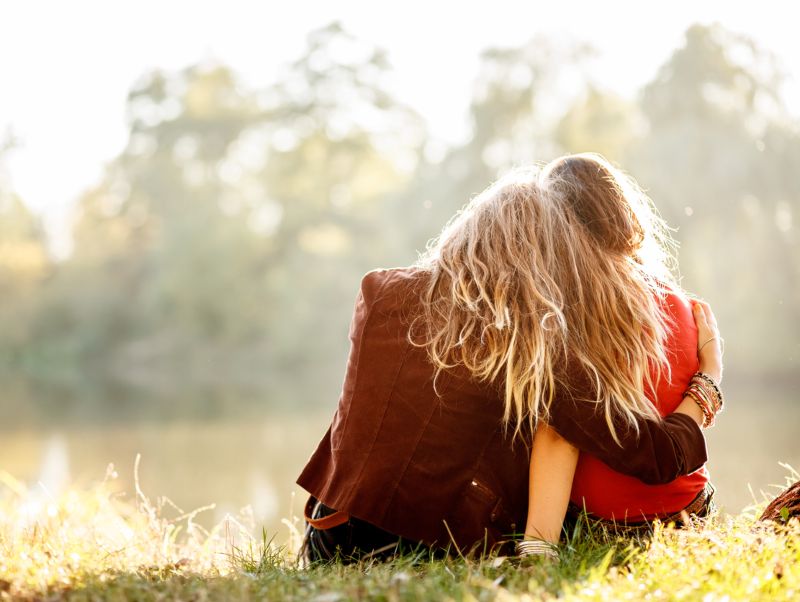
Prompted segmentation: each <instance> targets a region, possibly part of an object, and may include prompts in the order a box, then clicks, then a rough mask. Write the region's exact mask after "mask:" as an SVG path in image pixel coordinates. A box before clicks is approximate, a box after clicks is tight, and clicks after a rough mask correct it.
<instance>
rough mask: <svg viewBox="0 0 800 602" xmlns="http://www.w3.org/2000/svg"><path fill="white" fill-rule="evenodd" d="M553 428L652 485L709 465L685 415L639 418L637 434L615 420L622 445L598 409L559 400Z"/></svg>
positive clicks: (697, 429)
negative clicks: (616, 439)
mask: <svg viewBox="0 0 800 602" xmlns="http://www.w3.org/2000/svg"><path fill="white" fill-rule="evenodd" d="M549 423H550V426H552V427H553V428H554V429H555V430H556V431H557V432H558V433H559V434H560V435H561V436H562V437H564V438H565V439H566V440H567V441H569V442H570V443H572V444H573V445H574V446H575V447H577V448H578V449H580V450H581V451H585V452H588V453H590V454H592V455H593V456H595V457H596V458H598V459H599V460H601V461H603V462H604V463H606V464H607V465H608V466H609V467H611V468H612V469H614V470H616V471H617V472H621V473H623V474H627V475H630V476H632V477H636V478H638V479H639V480H641V481H643V482H644V483H647V484H650V485H657V484H663V483H669V482H670V481H672V480H674V479H676V478H677V477H679V476H682V475H686V474H689V473H691V472H694V471H695V470H697V469H698V468H700V467H701V466H702V465H703V464H705V462H706V461H707V460H708V453H707V451H706V442H705V437H704V436H703V431H702V430H700V427H699V426H698V425H697V423H696V422H695V421H694V420H693V419H692V418H691V417H689V416H687V415H685V414H678V413H673V414H670V415H668V416H667V417H666V418H664V419H663V420H649V419H645V418H640V419H639V420H638V427H639V429H638V433H637V431H636V429H635V428H634V427H633V426H631V425H628V424H626V423H625V422H624V421H623V420H621V419H618V420H615V422H614V426H615V429H616V433H617V437H618V438H619V441H620V444H621V445H620V444H618V443H617V442H616V441H614V438H613V437H612V436H611V431H610V429H609V427H608V424H607V422H606V419H605V416H604V413H603V411H602V408H601V407H600V406H599V405H597V404H594V403H592V402H589V401H584V400H579V399H575V398H574V397H572V396H570V395H559V396H558V397H557V398H556V399H554V400H553V404H552V406H551V409H550V419H549Z"/></svg>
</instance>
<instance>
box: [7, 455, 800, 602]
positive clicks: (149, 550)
mask: <svg viewBox="0 0 800 602" xmlns="http://www.w3.org/2000/svg"><path fill="white" fill-rule="evenodd" d="M0 483H2V485H0V597H4V598H14V599H37V600H38V599H62V598H69V599H78V600H81V599H85V600H103V599H109V600H127V599H137V600H139V599H140V600H149V599H164V598H166V599H191V600H205V599H210V600H213V599H219V600H246V599H265V598H267V599H295V600H307V599H315V600H318V601H319V602H334V601H338V600H349V599H385V600H419V599H431V600H440V599H453V600H535V599H548V598H562V599H566V600H573V599H575V600H578V599H580V600H591V599H602V600H624V599H628V600H641V599H686V600H704V601H705V600H794V599H797V598H798V597H800V523H798V521H797V520H796V519H793V520H791V521H789V522H788V523H787V524H785V525H775V524H771V523H758V522H757V521H756V520H755V516H756V512H757V510H758V508H757V507H753V508H752V509H750V511H749V512H745V513H744V514H742V515H740V516H735V517H715V518H714V519H713V520H711V521H710V522H708V523H707V524H704V525H696V526H694V527H692V528H690V529H686V530H681V531H675V530H673V529H670V528H658V529H657V530H656V532H655V534H654V535H653V537H651V538H650V539H648V540H646V541H631V540H623V539H615V538H612V537H608V536H607V535H605V534H603V533H592V532H589V531H588V530H586V529H585V528H577V529H576V530H575V532H573V533H570V534H569V537H568V542H567V544H566V545H565V546H564V550H563V553H562V555H561V558H560V560H559V561H558V562H556V563H547V562H533V563H530V564H526V565H520V564H519V563H518V562H517V561H516V560H515V559H505V558H488V559H487V558H485V559H462V558H452V559H445V560H435V559H433V558H431V557H429V556H428V555H426V554H419V555H417V556H405V557H401V558H398V559H396V560H394V561H392V562H389V563H361V564H356V565H350V566H342V565H332V566H316V567H311V568H305V569H303V568H300V567H298V566H297V563H296V556H295V551H296V549H297V546H298V543H299V542H298V532H297V529H296V527H297V525H298V524H299V521H298V520H297V519H296V518H295V519H292V520H287V521H285V524H286V527H287V529H288V537H287V536H286V534H284V536H283V537H282V539H281V544H282V545H276V544H275V543H273V542H272V541H269V540H268V538H267V537H266V536H264V535H262V537H260V538H258V539H256V538H254V537H253V536H252V535H251V533H252V532H253V526H252V525H251V524H249V520H248V517H247V516H241V517H227V518H226V519H225V520H224V521H223V522H222V523H220V524H219V525H217V526H216V527H215V528H213V529H211V530H210V531H208V530H205V529H203V528H202V527H200V526H199V525H197V524H196V523H195V522H194V518H195V516H196V514H197V513H198V512H200V511H202V510H203V509H199V510H196V511H194V512H191V513H183V512H181V511H180V510H179V509H177V508H175V507H174V506H173V505H171V504H170V503H169V502H168V501H167V500H163V499H160V500H155V501H153V500H151V499H149V498H148V497H147V496H146V495H145V493H144V492H142V491H140V490H138V488H137V491H136V493H135V497H134V498H133V499H130V498H126V497H125V496H123V495H121V494H120V492H118V491H116V489H115V480H114V473H113V470H109V474H108V475H107V478H106V479H105V480H104V482H102V483H101V484H99V485H97V486H96V487H93V488H91V489H89V490H83V491H67V492H65V493H63V494H60V495H58V496H51V495H48V494H47V492H45V491H42V490H41V488H37V489H35V490H33V489H32V490H29V489H27V488H26V487H25V486H24V485H22V484H21V483H19V482H18V481H16V480H15V479H14V478H13V477H11V476H10V475H8V474H3V473H0ZM762 505H763V504H762Z"/></svg>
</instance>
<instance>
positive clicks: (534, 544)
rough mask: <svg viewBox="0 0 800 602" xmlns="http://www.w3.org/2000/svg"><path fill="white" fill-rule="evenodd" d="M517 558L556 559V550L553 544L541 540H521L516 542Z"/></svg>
mask: <svg viewBox="0 0 800 602" xmlns="http://www.w3.org/2000/svg"><path fill="white" fill-rule="evenodd" d="M516 548H517V555H518V556H546V557H547V558H552V559H556V558H558V551H557V550H558V548H557V546H556V545H555V544H552V543H550V542H549V541H544V540H542V539H521V540H519V541H518V542H517V545H516Z"/></svg>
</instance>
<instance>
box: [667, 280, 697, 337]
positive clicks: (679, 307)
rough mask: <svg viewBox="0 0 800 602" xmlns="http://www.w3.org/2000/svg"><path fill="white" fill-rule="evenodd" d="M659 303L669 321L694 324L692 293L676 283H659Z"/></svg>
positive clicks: (679, 323)
mask: <svg viewBox="0 0 800 602" xmlns="http://www.w3.org/2000/svg"><path fill="white" fill-rule="evenodd" d="M660 285H661V288H660V291H659V292H660V293H661V304H662V307H663V309H664V311H665V313H666V314H667V316H668V317H669V318H670V320H671V321H673V322H676V323H677V324H678V325H686V326H688V325H691V326H692V327H693V326H694V317H693V315H692V300H693V299H694V298H695V296H694V295H692V294H691V293H688V292H687V291H685V290H684V289H683V288H682V287H681V286H680V285H678V284H664V283H660Z"/></svg>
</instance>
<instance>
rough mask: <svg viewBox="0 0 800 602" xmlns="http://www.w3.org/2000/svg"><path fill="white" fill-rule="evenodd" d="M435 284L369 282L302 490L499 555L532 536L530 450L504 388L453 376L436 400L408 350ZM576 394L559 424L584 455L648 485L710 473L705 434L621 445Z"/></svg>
mask: <svg viewBox="0 0 800 602" xmlns="http://www.w3.org/2000/svg"><path fill="white" fill-rule="evenodd" d="M426 280H427V273H426V272H423V271H421V270H419V269H417V268H396V269H390V270H376V271H373V272H370V273H368V274H367V275H366V276H365V277H364V279H363V280H362V283H361V291H360V293H359V295H358V297H357V300H356V306H355V313H354V316H353V321H352V324H351V327H350V340H351V349H350V356H349V359H348V362H347V371H346V374H345V379H344V384H343V388H342V393H341V397H340V398H339V405H338V408H337V410H336V413H335V415H334V417H333V422H332V424H331V426H330V428H329V429H328V431H327V433H326V434H325V435H324V437H323V438H322V441H321V442H320V443H319V446H318V447H317V450H316V451H315V452H314V453H313V455H312V456H311V458H310V460H309V461H308V463H307V465H306V467H305V468H304V469H303V471H302V473H301V474H300V476H299V477H298V479H297V483H298V484H299V485H301V486H302V487H303V488H304V489H306V490H307V491H309V492H310V493H311V494H312V495H314V496H315V497H317V498H318V499H320V500H321V501H322V502H323V503H324V504H326V505H327V506H330V507H332V508H335V509H337V510H343V511H345V512H347V513H349V514H350V515H351V516H354V517H357V518H360V519H362V520H365V521H367V522H370V523H372V524H374V525H376V526H378V527H380V528H382V529H384V530H386V531H390V532H392V533H395V534H397V535H399V536H402V537H405V538H408V539H411V540H415V541H422V542H425V543H427V544H434V545H446V544H447V543H448V542H451V541H454V542H455V543H456V544H457V545H458V546H459V548H460V549H462V550H464V549H467V548H470V547H472V546H474V545H476V544H477V545H481V546H487V548H490V547H493V546H495V545H496V544H498V543H500V542H503V541H504V540H506V539H507V536H509V535H510V534H512V533H519V532H520V531H521V530H522V529H524V526H525V518H526V513H527V500H528V490H527V488H528V464H529V460H530V456H529V449H528V447H527V445H526V442H525V441H520V440H517V441H515V442H513V443H512V442H511V441H510V439H509V437H507V436H505V435H504V430H503V428H502V424H501V418H502V411H503V402H502V396H501V390H500V387H498V386H496V385H493V384H491V383H481V382H476V381H475V380H473V379H471V378H470V377H469V375H468V374H466V372H465V371H458V370H454V371H450V372H447V373H444V374H442V375H440V377H439V378H438V380H437V382H436V392H435V391H434V388H433V374H434V369H433V366H432V364H431V363H430V362H429V361H428V358H427V355H426V352H425V350H424V349H421V348H418V347H415V346H414V345H412V344H411V343H410V342H409V340H408V330H409V325H410V317H412V316H413V315H414V314H415V312H416V311H417V310H418V308H419V303H420V292H421V290H422V287H423V286H424V285H425V283H426ZM575 383H576V384H575V385H573V386H570V387H564V388H563V390H561V391H559V393H558V395H557V398H556V399H555V400H554V401H553V405H552V407H551V418H550V424H551V426H553V427H554V428H555V429H556V431H557V432H559V433H560V434H561V435H562V436H563V437H564V438H565V439H567V440H568V441H570V442H571V443H572V444H573V445H575V446H576V447H578V448H579V449H581V450H583V451H586V452H589V453H591V454H593V455H595V456H596V457H598V458H599V459H600V460H602V461H603V462H605V463H606V464H608V465H609V466H610V467H611V468H613V469H614V470H617V471H619V472H622V473H625V474H629V475H632V476H634V477H637V478H639V479H641V480H642V481H644V482H645V483H667V482H669V481H671V480H673V479H675V478H676V477H678V476H680V475H684V474H688V473H690V472H693V471H695V470H696V469H698V468H699V467H701V466H702V465H703V464H704V463H705V462H706V460H707V456H706V446H705V439H704V438H703V433H702V431H701V430H700V427H699V426H698V425H697V423H695V422H694V420H692V419H691V418H690V417H689V416H686V415H684V414H672V415H670V416H668V417H667V418H665V419H664V420H661V421H651V420H641V421H640V422H639V433H638V435H637V433H636V432H635V430H633V429H632V428H626V427H625V426H624V425H620V427H619V428H618V429H617V430H618V434H619V437H620V440H621V443H622V446H619V445H617V444H616V443H615V442H614V441H613V439H612V437H611V434H610V432H609V429H608V425H607V424H606V421H605V418H604V417H603V415H602V412H599V411H596V408H597V406H596V405H595V404H592V403H590V402H587V401H585V399H587V398H590V397H591V391H590V390H589V387H588V385H587V383H586V382H585V381H584V382H581V379H580V378H578V377H577V376H576V379H575ZM581 391H582V394H576V392H581ZM527 441H528V442H529V441H530V436H528V437H527Z"/></svg>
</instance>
